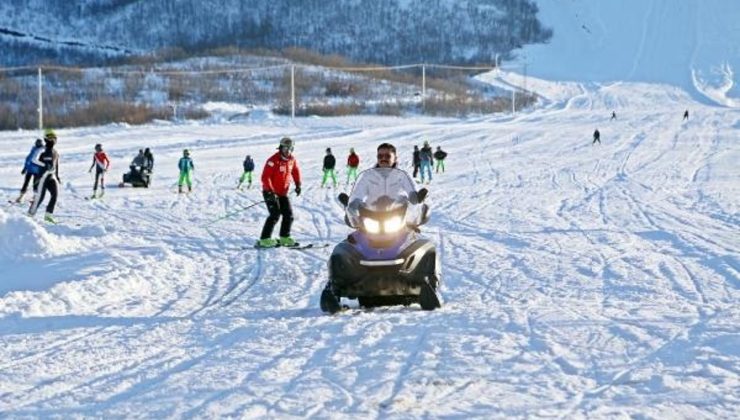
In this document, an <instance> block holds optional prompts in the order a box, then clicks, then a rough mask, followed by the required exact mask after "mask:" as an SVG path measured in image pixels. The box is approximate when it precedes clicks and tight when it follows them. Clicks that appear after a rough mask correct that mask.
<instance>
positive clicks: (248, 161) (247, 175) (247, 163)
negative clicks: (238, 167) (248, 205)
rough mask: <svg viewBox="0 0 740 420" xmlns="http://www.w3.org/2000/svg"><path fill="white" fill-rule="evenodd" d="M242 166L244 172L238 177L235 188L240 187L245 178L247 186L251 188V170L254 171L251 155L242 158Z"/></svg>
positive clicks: (239, 188)
mask: <svg viewBox="0 0 740 420" xmlns="http://www.w3.org/2000/svg"><path fill="white" fill-rule="evenodd" d="M242 167H243V168H244V172H243V173H242V176H241V178H239V185H237V186H236V189H237V190H241V189H242V184H243V183H244V180H245V179H246V180H247V188H252V172H254V161H253V160H252V156H250V155H247V157H245V158H244V162H242Z"/></svg>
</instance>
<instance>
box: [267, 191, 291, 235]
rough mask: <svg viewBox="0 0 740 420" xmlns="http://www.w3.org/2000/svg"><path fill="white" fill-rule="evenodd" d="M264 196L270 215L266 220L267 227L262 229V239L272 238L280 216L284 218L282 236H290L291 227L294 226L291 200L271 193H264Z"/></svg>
mask: <svg viewBox="0 0 740 420" xmlns="http://www.w3.org/2000/svg"><path fill="white" fill-rule="evenodd" d="M262 195H263V197H264V198H265V204H266V205H267V211H269V212H270V215H269V216H267V220H265V226H264V227H263V228H262V235H261V236H260V239H267V238H270V237H272V230H273V229H274V228H275V224H277V221H278V219H280V216H282V217H283V220H282V222H281V223H280V236H281V237H286V236H290V226H291V225H292V224H293V208H292V207H291V206H290V199H289V198H288V197H281V196H277V195H275V194H272V193H269V192H263V193H262Z"/></svg>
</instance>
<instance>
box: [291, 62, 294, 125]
mask: <svg viewBox="0 0 740 420" xmlns="http://www.w3.org/2000/svg"><path fill="white" fill-rule="evenodd" d="M290 118H293V119H295V65H293V66H290Z"/></svg>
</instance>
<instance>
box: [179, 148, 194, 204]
mask: <svg viewBox="0 0 740 420" xmlns="http://www.w3.org/2000/svg"><path fill="white" fill-rule="evenodd" d="M177 167H178V168H179V169H180V179H179V180H178V181H177V192H178V193H180V194H182V186H183V184H188V192H191V191H193V180H192V179H191V176H190V174H191V173H192V172H193V171H194V170H195V165H193V159H190V151H189V150H188V149H185V150H183V151H182V157H181V158H180V161H179V162H178V163H177Z"/></svg>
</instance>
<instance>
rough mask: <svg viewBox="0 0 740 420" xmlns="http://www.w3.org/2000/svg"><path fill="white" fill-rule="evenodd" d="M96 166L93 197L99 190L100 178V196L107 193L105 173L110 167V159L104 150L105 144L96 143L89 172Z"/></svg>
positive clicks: (93, 197)
mask: <svg viewBox="0 0 740 420" xmlns="http://www.w3.org/2000/svg"><path fill="white" fill-rule="evenodd" d="M93 167H95V185H93V193H92V197H90V198H91V199H95V198H96V197H95V193H96V192H97V191H98V180H100V197H102V196H103V195H104V194H105V173H106V172H108V168H110V160H108V155H106V154H105V152H104V151H103V145H102V144H100V143H98V144H96V145H95V153H94V154H93V159H92V165H90V169H88V171H87V172H92V170H93Z"/></svg>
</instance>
